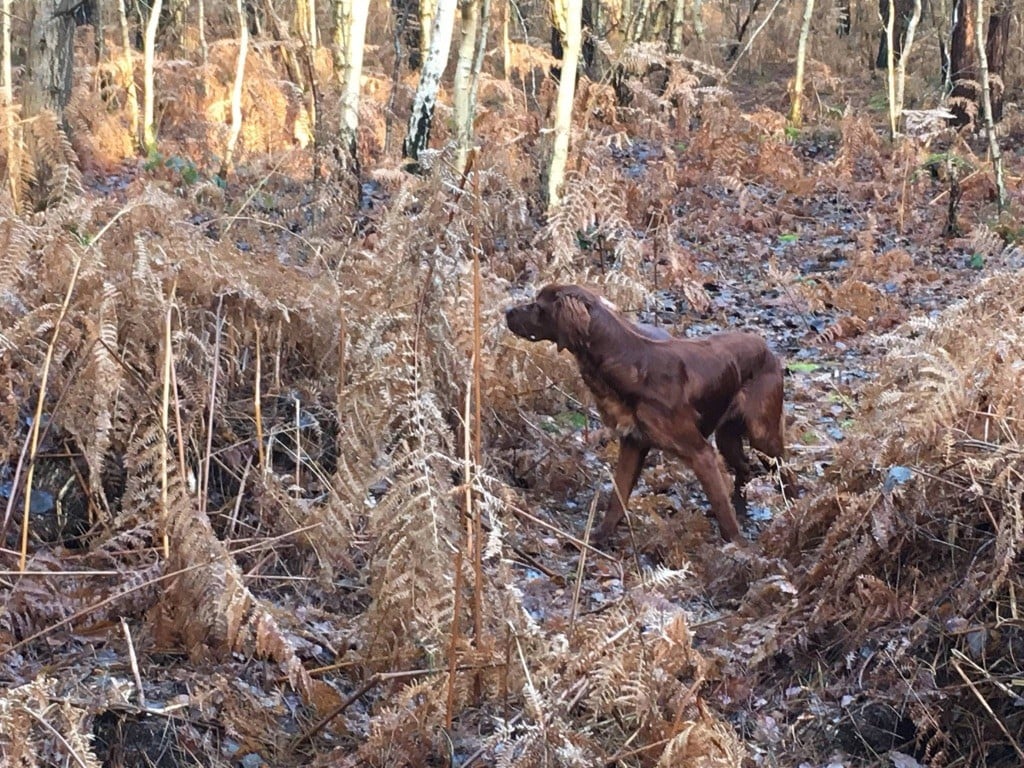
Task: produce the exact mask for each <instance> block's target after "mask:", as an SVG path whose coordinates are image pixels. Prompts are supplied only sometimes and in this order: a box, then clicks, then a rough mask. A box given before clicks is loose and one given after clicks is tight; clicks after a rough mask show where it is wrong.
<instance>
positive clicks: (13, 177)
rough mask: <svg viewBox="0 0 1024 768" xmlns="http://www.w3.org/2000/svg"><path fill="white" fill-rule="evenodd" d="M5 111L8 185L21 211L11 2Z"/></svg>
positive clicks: (6, 19)
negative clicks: (15, 118) (13, 78)
mask: <svg viewBox="0 0 1024 768" xmlns="http://www.w3.org/2000/svg"><path fill="white" fill-rule="evenodd" d="M0 24H2V25H3V31H2V33H0V34H2V35H3V75H4V85H3V98H4V103H3V109H4V115H3V117H4V127H5V129H6V134H7V135H6V139H7V184H8V186H9V187H10V189H11V199H12V200H13V201H14V210H15V211H20V210H21V203H20V200H21V147H20V146H19V142H18V141H17V137H16V133H15V120H14V117H15V116H14V94H13V91H12V82H11V0H3V19H2V20H0Z"/></svg>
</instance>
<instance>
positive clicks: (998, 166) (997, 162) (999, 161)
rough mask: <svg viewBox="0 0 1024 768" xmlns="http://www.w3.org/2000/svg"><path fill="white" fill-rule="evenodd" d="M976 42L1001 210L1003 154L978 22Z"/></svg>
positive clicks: (981, 16) (979, 14)
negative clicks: (998, 137)
mask: <svg viewBox="0 0 1024 768" xmlns="http://www.w3.org/2000/svg"><path fill="white" fill-rule="evenodd" d="M975 18H976V19H984V18H985V5H984V0H978V6H977V12H976V13H975ZM974 42H975V47H976V49H977V52H978V75H979V76H980V79H981V111H982V116H983V117H984V120H985V135H986V137H987V138H988V153H989V156H990V157H991V158H992V168H993V170H994V171H995V177H996V201H997V205H998V206H999V211H1000V212H1002V211H1003V209H1004V208H1006V181H1005V180H1004V179H1003V156H1002V153H1001V152H1000V150H999V142H998V141H997V140H996V128H995V121H994V120H993V119H992V89H991V84H990V83H989V76H988V53H987V52H986V50H985V27H984V25H983V24H976V25H975V27H974Z"/></svg>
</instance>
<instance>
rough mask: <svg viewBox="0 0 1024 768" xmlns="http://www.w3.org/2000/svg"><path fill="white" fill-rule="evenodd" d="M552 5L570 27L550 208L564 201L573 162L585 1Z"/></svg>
mask: <svg viewBox="0 0 1024 768" xmlns="http://www.w3.org/2000/svg"><path fill="white" fill-rule="evenodd" d="M552 4H553V6H554V11H553V12H552V17H555V16H561V17H562V18H564V19H565V25H566V26H565V40H564V42H563V46H562V47H563V48H564V50H565V56H564V57H563V58H562V77H561V80H560V81H559V83H558V100H557V102H556V103H555V130H554V133H555V143H554V149H553V150H552V153H551V169H550V172H549V174H548V208H549V209H551V208H557V207H558V205H559V203H560V202H561V199H562V198H561V191H562V183H563V182H564V181H565V167H566V165H567V164H568V161H569V130H570V128H571V127H572V104H573V98H574V97H575V95H576V65H577V62H578V61H579V57H580V49H581V47H582V42H583V39H582V38H583V30H582V29H581V26H582V19H583V0H552ZM558 6H561V8H559V7H558Z"/></svg>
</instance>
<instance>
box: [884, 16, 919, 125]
mask: <svg viewBox="0 0 1024 768" xmlns="http://www.w3.org/2000/svg"><path fill="white" fill-rule="evenodd" d="M920 21H921V0H914V8H913V10H912V11H911V13H910V18H909V19H908V20H907V27H906V29H905V30H904V33H903V45H902V48H901V49H900V57H899V63H897V64H896V73H895V76H894V79H895V81H896V93H895V96H896V98H895V103H894V104H892V105H891V107H890V110H889V111H890V113H891V114H892V115H893V118H892V120H891V124H892V125H893V126H898V125H899V120H900V118H901V117H902V116H903V98H904V95H905V93H906V88H907V59H909V58H910V51H911V48H913V45H914V34H915V33H916V32H917V25H918V22H920Z"/></svg>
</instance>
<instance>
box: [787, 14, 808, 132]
mask: <svg viewBox="0 0 1024 768" xmlns="http://www.w3.org/2000/svg"><path fill="white" fill-rule="evenodd" d="M813 15H814V0H804V20H803V24H802V25H801V27H800V40H799V42H798V43H797V46H796V74H795V75H794V76H793V92H792V93H791V94H790V103H789V122H790V123H792V124H793V125H794V126H796V127H800V123H801V122H802V121H803V117H804V116H803V111H802V110H803V96H804V65H805V63H806V61H807V38H808V37H810V35H811V17H812V16H813Z"/></svg>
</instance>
